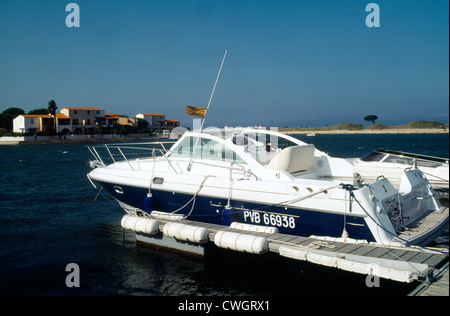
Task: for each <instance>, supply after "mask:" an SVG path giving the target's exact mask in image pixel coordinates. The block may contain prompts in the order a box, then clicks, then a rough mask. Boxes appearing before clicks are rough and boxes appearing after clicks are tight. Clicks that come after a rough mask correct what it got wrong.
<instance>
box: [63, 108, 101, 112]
mask: <svg viewBox="0 0 450 316" xmlns="http://www.w3.org/2000/svg"><path fill="white" fill-rule="evenodd" d="M62 109H68V110H75V111H77V110H79V111H104V109H102V108H69V107H63V108H62Z"/></svg>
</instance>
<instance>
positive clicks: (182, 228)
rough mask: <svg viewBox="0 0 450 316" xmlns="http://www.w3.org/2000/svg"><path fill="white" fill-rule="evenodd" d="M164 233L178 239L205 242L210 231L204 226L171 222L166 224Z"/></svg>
mask: <svg viewBox="0 0 450 316" xmlns="http://www.w3.org/2000/svg"><path fill="white" fill-rule="evenodd" d="M163 233H164V235H166V236H168V237H172V238H175V239H178V240H184V241H189V242H193V243H199V244H204V243H206V242H207V241H208V235H209V231H208V230H207V229H206V228H204V227H198V226H192V225H187V224H183V223H177V222H169V223H166V224H165V225H164V229H163Z"/></svg>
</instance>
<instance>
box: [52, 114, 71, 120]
mask: <svg viewBox="0 0 450 316" xmlns="http://www.w3.org/2000/svg"><path fill="white" fill-rule="evenodd" d="M55 115H56V117H57V118H59V119H70V116H67V115H65V114H62V113H56V114H55Z"/></svg>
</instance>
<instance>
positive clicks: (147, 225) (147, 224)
mask: <svg viewBox="0 0 450 316" xmlns="http://www.w3.org/2000/svg"><path fill="white" fill-rule="evenodd" d="M120 225H121V226H122V227H123V228H125V229H129V230H132V231H135V232H138V233H144V234H149V235H155V234H157V233H159V222H158V221H157V220H155V219H151V218H144V217H138V216H133V215H125V216H124V217H122V221H121V222H120Z"/></svg>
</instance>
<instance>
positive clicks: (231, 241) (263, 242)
mask: <svg viewBox="0 0 450 316" xmlns="http://www.w3.org/2000/svg"><path fill="white" fill-rule="evenodd" d="M214 244H215V245H216V246H218V247H221V248H225V249H231V250H235V251H240V252H248V253H253V254H263V253H266V252H267V251H268V250H269V242H268V241H267V239H266V238H265V237H260V236H253V235H248V234H240V233H235V232H229V231H223V230H220V231H218V232H217V233H216V235H215V236H214Z"/></svg>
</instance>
